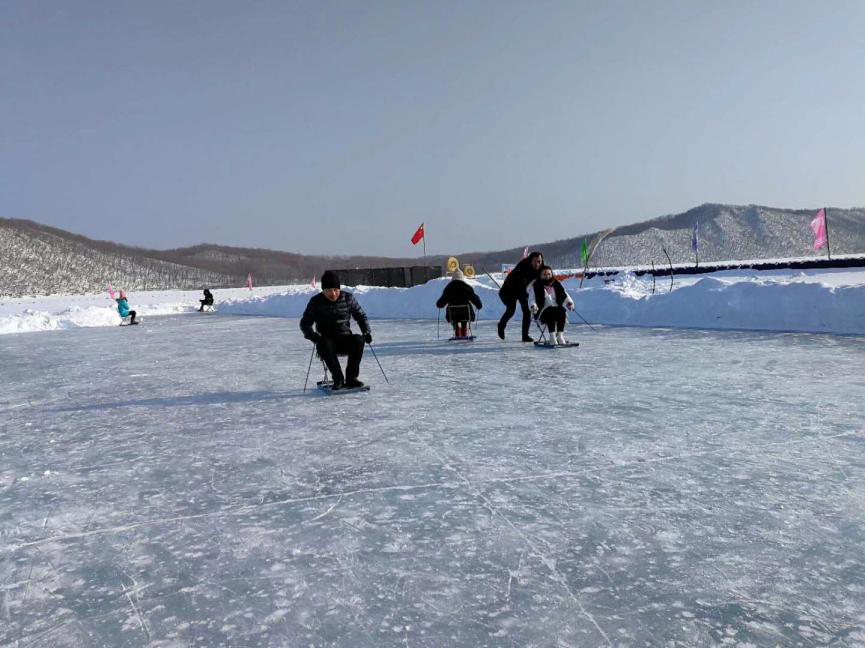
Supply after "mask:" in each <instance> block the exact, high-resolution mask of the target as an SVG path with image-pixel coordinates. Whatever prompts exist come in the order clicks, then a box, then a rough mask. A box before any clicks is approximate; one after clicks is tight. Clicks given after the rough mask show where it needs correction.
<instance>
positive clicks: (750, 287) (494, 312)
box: [0, 269, 865, 335]
mask: <svg viewBox="0 0 865 648" xmlns="http://www.w3.org/2000/svg"><path fill="white" fill-rule="evenodd" d="M447 281H448V280H447V279H437V280H434V281H430V282H429V283H427V284H424V285H421V286H415V287H413V288H381V287H373V286H358V287H356V288H347V289H348V290H351V291H352V292H354V294H355V295H356V296H357V298H358V300H359V301H360V303H361V305H362V306H363V307H364V309H365V310H366V312H367V314H368V315H369V316H370V317H371V318H375V319H433V320H434V319H436V318H437V317H438V316H439V312H438V310H437V309H436V307H435V302H436V300H437V299H438V297H439V296H440V295H441V292H442V290H443V288H444V286H445V284H446V282H447ZM472 284H473V285H474V287H475V290H476V292H477V293H478V295H479V296H480V298H481V300H482V301H483V304H484V308H483V309H482V310H481V312H480V319H486V320H490V319H498V318H499V317H501V315H502V312H503V311H504V306H503V305H502V303H501V301H500V300H499V298H498V288H497V286H496V285H495V284H494V283H493V281H492V280H491V279H489V278H487V277H484V278H483V279H480V280H477V281H473V282H472ZM565 287H566V288H567V289H568V291H569V292H570V293H571V295H572V296H573V297H574V300H575V302H576V308H577V311H578V312H579V314H580V315H582V316H583V317H585V318H586V319H587V320H588V321H589V322H591V323H593V324H595V323H597V324H610V325H622V326H660V327H672V328H709V329H751V330H767V331H800V332H813V333H839V334H857V335H865V270H851V269H844V270H839V271H832V270H825V271H806V272H789V271H787V272H785V271H778V270H774V271H769V272H759V271H752V270H729V271H724V272H717V273H714V274H711V275H694V276H690V277H689V276H677V277H676V278H675V281H674V284H673V290H672V291H671V290H670V284H669V280H668V279H661V278H659V279H657V280H656V282H655V292H654V293H653V292H652V279H651V277H635V276H634V275H633V274H621V275H619V276H617V277H616V278H615V279H614V280H605V279H604V278H601V277H596V278H593V279H592V280H591V281H588V282H586V283H585V284H584V285H583V287H582V288H580V287H579V281H578V280H576V279H569V280H567V281H566V282H565ZM315 292H317V291H315V290H314V289H312V288H310V287H309V286H308V285H303V286H281V287H268V288H257V289H255V291H253V292H252V293H250V291H248V290H245V289H233V290H220V291H215V294H216V306H217V312H218V313H219V314H223V315H263V316H272V317H300V316H301V315H302V314H303V310H304V308H305V307H306V304H307V302H308V301H309V298H310V297H311V296H312V295H313V294H315ZM200 297H201V295H200V293H199V292H197V291H163V292H143V293H137V294H135V293H131V294H130V295H129V300H130V305H131V306H132V308H134V309H135V310H136V311H137V312H138V313H139V314H140V315H141V316H142V317H146V316H148V315H166V314H173V313H187V312H188V313H192V312H193V311H195V310H196V309H197V307H198V299H199V298H200ZM517 317H519V315H517ZM571 319H572V321H573V322H575V323H576V322H578V321H579V318H578V317H576V316H574V315H572V316H571ZM119 322H120V319H119V317H118V316H117V313H116V310H115V308H114V302H112V301H110V300H109V299H108V298H107V297H106V296H104V295H102V296H99V295H90V296H86V295H82V296H76V297H52V298H31V299H17V300H5V301H4V302H2V303H0V334H3V333H20V332H27V331H45V330H56V329H64V328H74V327H80V326H116V325H117V324H119Z"/></svg>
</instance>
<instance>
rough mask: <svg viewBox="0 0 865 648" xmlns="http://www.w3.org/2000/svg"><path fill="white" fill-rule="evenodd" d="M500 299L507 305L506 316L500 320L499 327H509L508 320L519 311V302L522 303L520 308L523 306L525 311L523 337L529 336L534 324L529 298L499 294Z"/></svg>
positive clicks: (526, 296)
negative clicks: (530, 328)
mask: <svg viewBox="0 0 865 648" xmlns="http://www.w3.org/2000/svg"><path fill="white" fill-rule="evenodd" d="M499 298H500V299H501V300H502V303H503V304H504V305H505V314H504V315H502V318H501V319H500V320H499V326H507V324H508V320H510V319H511V318H512V317H513V316H514V313H515V312H516V311H517V302H520V306H522V309H523V337H526V336H528V334H529V327H530V326H531V324H532V313H531V311H529V296H528V295H521V296H519V297H516V296H512V295H502V294H501V293H499Z"/></svg>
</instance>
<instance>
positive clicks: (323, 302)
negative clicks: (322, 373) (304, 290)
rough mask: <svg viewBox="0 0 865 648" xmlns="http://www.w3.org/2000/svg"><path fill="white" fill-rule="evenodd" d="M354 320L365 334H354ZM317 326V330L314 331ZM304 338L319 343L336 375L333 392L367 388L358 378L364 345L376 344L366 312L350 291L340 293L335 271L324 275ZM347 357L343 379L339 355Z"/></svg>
mask: <svg viewBox="0 0 865 648" xmlns="http://www.w3.org/2000/svg"><path fill="white" fill-rule="evenodd" d="M351 318H354V320H355V321H356V322H357V324H358V326H360V330H361V333H363V335H354V334H352V332H351ZM313 324H314V325H315V329H313ZM300 330H301V331H303V337H305V338H306V339H307V340H310V341H311V342H313V343H314V344H315V348H316V349H317V350H318V355H319V357H320V358H321V359H322V360H323V361H324V364H325V365H326V366H327V368H328V370H330V373H331V375H332V376H333V389H334V390H337V389H343V388H346V389H352V388H354V387H363V383H362V382H361V381H359V380H358V379H357V377H358V374H359V373H360V359H361V358H362V357H363V344H364V342H366V343H367V344H370V343H371V342H372V333H371V332H370V329H369V322H368V321H367V319H366V313H364V312H363V309H362V308H361V307H360V304H358V303H357V300H356V299H355V298H354V295H352V294H351V293H350V292H345V291H342V290H340V284H339V276H338V275H337V274H336V273H335V272H333V271H332V270H328V271H327V272H325V273H324V274H323V275H321V292H320V293H319V294H317V295H316V296H315V297H313V298H312V299H310V300H309V304H307V306H306V310H305V311H304V312H303V317H301V318H300ZM340 353H342V354H347V355H348V363H347V364H346V367H345V377H343V373H342V367H340V366H339V359H338V357H337V355H338V354H340Z"/></svg>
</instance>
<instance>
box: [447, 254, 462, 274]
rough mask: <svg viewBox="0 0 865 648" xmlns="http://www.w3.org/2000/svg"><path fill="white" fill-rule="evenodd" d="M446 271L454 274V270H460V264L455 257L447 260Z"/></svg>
mask: <svg viewBox="0 0 865 648" xmlns="http://www.w3.org/2000/svg"><path fill="white" fill-rule="evenodd" d="M447 269H448V272H454V271H455V270H459V269H460V262H459V261H457V258H456V257H451V258H450V259H448V264H447Z"/></svg>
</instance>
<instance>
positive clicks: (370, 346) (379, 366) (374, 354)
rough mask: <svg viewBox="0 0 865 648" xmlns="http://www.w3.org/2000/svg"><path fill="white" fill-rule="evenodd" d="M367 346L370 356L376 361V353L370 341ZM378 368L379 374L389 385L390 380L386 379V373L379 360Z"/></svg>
mask: <svg viewBox="0 0 865 648" xmlns="http://www.w3.org/2000/svg"><path fill="white" fill-rule="evenodd" d="M367 346H369V350H370V351H372V357H373V358H375V361H376V362H378V355H376V353H375V349H373V348H372V342H370V343H369V344H368V345H367ZM378 368H379V369H381V375H382V376H384V381H385V382H386V383H387V384H388V385H389V384H390V381H389V380H388V379H387V374H386V373H385V372H384V369H382V366H381V362H378Z"/></svg>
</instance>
